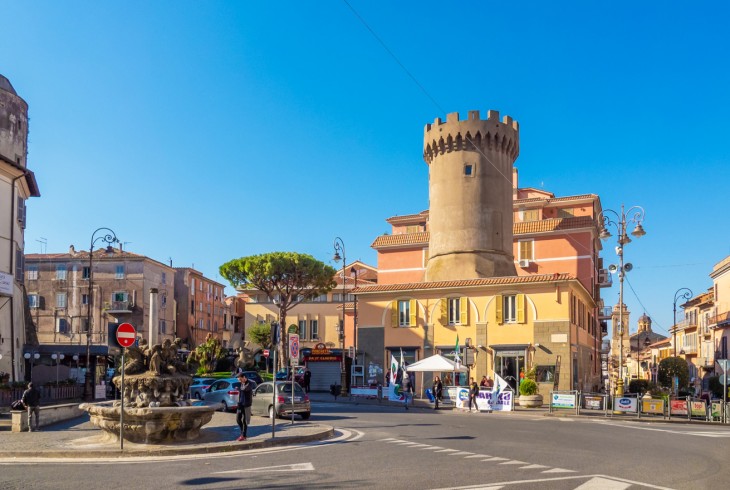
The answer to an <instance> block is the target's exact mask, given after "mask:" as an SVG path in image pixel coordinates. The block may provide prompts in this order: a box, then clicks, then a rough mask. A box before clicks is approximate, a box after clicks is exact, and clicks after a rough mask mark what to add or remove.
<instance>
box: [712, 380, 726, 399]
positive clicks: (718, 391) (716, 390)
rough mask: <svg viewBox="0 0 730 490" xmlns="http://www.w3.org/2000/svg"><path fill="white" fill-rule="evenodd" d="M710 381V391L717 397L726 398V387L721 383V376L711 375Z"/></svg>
mask: <svg viewBox="0 0 730 490" xmlns="http://www.w3.org/2000/svg"><path fill="white" fill-rule="evenodd" d="M708 382H709V387H710V391H711V392H712V395H713V396H714V397H715V398H725V387H724V386H723V385H722V383H720V376H711V377H710V379H709V380H708Z"/></svg>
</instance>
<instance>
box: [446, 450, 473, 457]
mask: <svg viewBox="0 0 730 490" xmlns="http://www.w3.org/2000/svg"><path fill="white" fill-rule="evenodd" d="M465 454H474V453H470V452H468V451H459V452H458V453H451V454H449V456H463V455H465Z"/></svg>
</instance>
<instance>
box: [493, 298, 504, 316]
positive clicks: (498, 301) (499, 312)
mask: <svg viewBox="0 0 730 490" xmlns="http://www.w3.org/2000/svg"><path fill="white" fill-rule="evenodd" d="M495 302H496V304H495V305H494V309H495V310H496V312H497V315H496V320H497V323H504V317H503V316H502V305H503V302H504V298H503V297H502V295H501V294H498V295H497V296H496V297H495Z"/></svg>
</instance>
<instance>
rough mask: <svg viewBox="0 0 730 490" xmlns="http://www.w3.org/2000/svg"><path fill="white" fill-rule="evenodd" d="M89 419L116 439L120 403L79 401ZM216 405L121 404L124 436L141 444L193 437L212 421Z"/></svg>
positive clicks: (117, 435)
mask: <svg viewBox="0 0 730 490" xmlns="http://www.w3.org/2000/svg"><path fill="white" fill-rule="evenodd" d="M79 408H81V409H82V410H85V411H86V412H88V413H89V416H90V417H91V423H92V424H93V425H94V426H95V427H98V428H100V429H102V430H103V431H104V434H105V440H117V441H118V440H119V418H120V417H119V416H120V414H121V406H120V405H117V406H110V405H108V404H95V403H82V404H81V405H80V406H79ZM213 412H215V407H211V406H187V407H142V408H126V407H125V408H124V439H125V440H127V441H131V442H137V443H143V444H157V443H161V442H175V441H192V440H194V439H197V438H198V436H200V429H201V428H202V427H203V426H204V425H205V424H207V423H208V422H210V421H211V419H212V418H213Z"/></svg>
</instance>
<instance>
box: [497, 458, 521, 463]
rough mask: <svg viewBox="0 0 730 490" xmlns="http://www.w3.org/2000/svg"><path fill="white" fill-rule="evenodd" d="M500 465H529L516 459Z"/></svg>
mask: <svg viewBox="0 0 730 490" xmlns="http://www.w3.org/2000/svg"><path fill="white" fill-rule="evenodd" d="M499 464H527V463H525V462H524V461H517V460H516V459H513V460H512V461H505V462H504V463H499Z"/></svg>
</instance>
